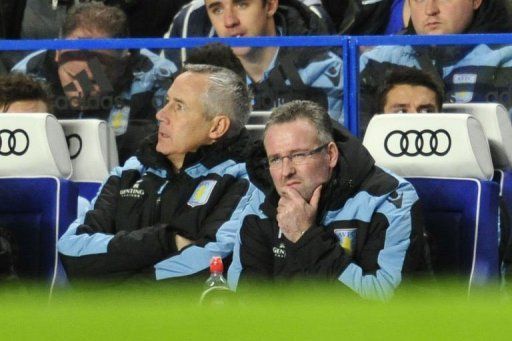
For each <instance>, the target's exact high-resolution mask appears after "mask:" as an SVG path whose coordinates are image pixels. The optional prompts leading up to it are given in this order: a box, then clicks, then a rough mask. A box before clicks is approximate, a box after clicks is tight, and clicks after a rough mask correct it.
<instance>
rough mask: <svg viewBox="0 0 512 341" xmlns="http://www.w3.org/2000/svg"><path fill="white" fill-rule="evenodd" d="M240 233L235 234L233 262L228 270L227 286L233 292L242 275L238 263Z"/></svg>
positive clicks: (239, 263) (240, 263)
mask: <svg viewBox="0 0 512 341" xmlns="http://www.w3.org/2000/svg"><path fill="white" fill-rule="evenodd" d="M241 244H242V242H241V240H240V233H238V234H237V237H236V243H235V248H234V250H233V260H232V262H231V265H230V266H229V269H228V286H229V288H230V289H231V290H233V291H235V290H236V287H237V286H238V280H239V279H240V274H241V273H242V269H243V267H242V262H241V261H240V245H241Z"/></svg>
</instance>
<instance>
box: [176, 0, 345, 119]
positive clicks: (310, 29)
mask: <svg viewBox="0 0 512 341" xmlns="http://www.w3.org/2000/svg"><path fill="white" fill-rule="evenodd" d="M240 4H241V2H237V1H234V0H222V1H220V0H206V1H204V0H198V1H193V2H191V3H190V4H189V5H187V6H185V7H184V8H183V9H182V10H181V11H180V12H179V13H178V15H177V16H176V18H175V19H174V22H173V25H172V28H171V30H170V33H169V36H171V37H193V36H213V35H217V36H219V37H255V36H296V35H308V36H309V35H326V34H330V33H331V31H329V29H328V27H327V25H326V24H325V21H324V20H322V19H321V18H320V17H319V16H318V15H317V14H316V13H315V12H314V11H313V10H311V8H310V7H308V6H305V5H304V4H302V3H301V2H299V1H297V0H247V1H244V2H243V4H244V6H241V5H240ZM233 51H234V52H235V54H236V55H237V57H238V58H239V59H240V61H241V62H242V65H243V66H244V69H245V71H246V73H247V84H249V86H250V88H251V90H252V92H253V95H254V102H253V108H254V109H255V110H270V109H272V108H274V107H276V106H278V105H280V104H282V103H286V102H289V101H291V100H294V99H310V100H313V101H315V102H317V103H319V104H321V105H322V106H324V107H325V108H327V109H328V111H329V114H330V115H331V117H332V118H333V119H335V120H337V121H338V122H340V123H343V115H342V77H341V75H342V61H341V58H340V56H341V52H340V49H337V48H335V47H333V48H332V49H328V48H312V47H306V46H305V47H294V48H284V47H282V48H277V47H274V46H266V47H259V48H251V47H236V48H233ZM333 51H334V52H333ZM172 52H174V54H167V56H168V57H169V58H170V59H171V60H173V61H174V62H175V63H177V64H178V63H179V62H180V60H185V59H186V51H184V50H183V51H182V54H181V55H176V51H168V53H172Z"/></svg>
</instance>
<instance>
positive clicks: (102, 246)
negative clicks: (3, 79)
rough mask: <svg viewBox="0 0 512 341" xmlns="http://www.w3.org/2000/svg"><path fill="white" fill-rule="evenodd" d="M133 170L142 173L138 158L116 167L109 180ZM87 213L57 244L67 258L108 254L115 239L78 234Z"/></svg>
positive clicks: (78, 219) (96, 234) (77, 220)
mask: <svg viewBox="0 0 512 341" xmlns="http://www.w3.org/2000/svg"><path fill="white" fill-rule="evenodd" d="M131 169H135V170H139V171H140V172H142V165H141V163H140V162H139V160H137V158H136V157H131V158H129V159H128V160H127V161H126V162H125V163H124V165H123V166H122V167H115V168H114V169H113V170H112V171H111V172H110V175H109V178H110V177H111V176H117V177H120V176H121V173H122V172H123V171H124V170H131ZM107 180H108V178H107ZM105 183H106V181H105V182H103V184H102V185H101V188H100V189H99V190H98V194H97V195H96V197H95V198H94V199H93V200H91V204H90V206H89V209H92V208H93V207H94V204H95V203H96V200H97V199H98V196H99V194H100V193H101V191H102V189H103V187H104V186H105ZM86 211H88V210H84V211H83V212H82V214H81V215H80V216H79V217H78V218H77V219H76V220H75V221H74V222H72V223H71V225H69V228H68V229H67V231H66V232H65V233H64V234H63V235H62V236H61V237H60V238H59V241H58V242H57V249H58V250H59V252H60V253H62V254H64V255H66V256H71V257H80V256H87V255H94V254H102V253H106V252H107V247H108V243H110V241H111V240H112V238H114V235H111V234H105V233H94V234H86V233H84V234H79V235H77V234H76V230H77V228H78V227H79V226H80V225H82V224H83V223H84V220H85V213H86Z"/></svg>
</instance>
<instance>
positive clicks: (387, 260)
mask: <svg viewBox="0 0 512 341" xmlns="http://www.w3.org/2000/svg"><path fill="white" fill-rule="evenodd" d="M398 193H403V200H404V201H403V205H402V207H401V208H400V209H396V207H393V204H392V203H390V202H387V201H386V202H385V203H384V204H383V205H382V207H379V208H378V210H377V211H379V212H382V213H383V214H385V216H386V217H387V219H388V221H389V227H388V228H387V230H386V236H385V240H384V248H383V249H382V250H381V251H380V252H379V255H378V257H377V263H378V265H379V267H380V269H379V270H377V272H376V273H375V274H374V275H363V271H362V269H361V268H360V267H359V266H358V265H356V264H354V263H351V264H350V265H349V266H348V267H347V268H346V269H345V270H344V271H343V272H342V274H341V275H340V276H339V278H338V279H339V280H340V281H341V282H343V283H344V284H345V285H347V286H348V287H350V288H351V289H352V290H354V291H355V292H357V293H358V294H359V295H361V296H362V297H364V298H372V299H380V300H387V299H389V298H391V296H392V295H393V291H394V289H395V288H396V287H397V286H398V285H399V284H400V282H401V281H402V267H403V263H404V259H405V254H406V252H407V249H408V248H409V245H410V238H411V231H412V229H411V224H412V220H411V214H410V210H411V206H412V204H413V203H414V202H415V201H416V200H417V199H416V198H417V196H416V192H415V191H414V189H413V188H412V185H410V184H408V183H405V182H404V183H401V185H400V186H399V191H398Z"/></svg>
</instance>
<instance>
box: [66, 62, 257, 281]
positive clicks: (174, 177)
mask: <svg viewBox="0 0 512 341" xmlns="http://www.w3.org/2000/svg"><path fill="white" fill-rule="evenodd" d="M167 96H168V102H167V104H166V105H165V107H164V108H162V109H161V110H160V111H159V112H158V113H157V114H156V118H157V119H158V121H159V128H158V134H153V135H151V136H150V137H149V138H148V139H146V141H145V142H144V144H143V146H142V147H141V149H140V150H139V151H138V153H137V155H136V157H133V158H131V159H129V160H128V161H127V162H126V164H125V165H124V167H119V168H116V169H115V170H114V171H113V172H112V175H111V176H110V177H109V178H108V179H107V180H106V182H105V184H104V185H103V186H102V188H101V190H100V192H99V194H98V196H97V197H96V199H94V200H93V203H94V204H93V206H92V207H90V210H89V211H88V212H87V213H86V214H85V215H82V216H81V217H79V218H78V219H77V220H76V221H75V222H73V223H72V224H71V226H70V227H69V229H68V230H67V231H66V232H65V234H64V235H63V236H62V237H61V238H60V239H59V242H58V250H59V252H60V254H61V256H62V260H63V263H64V266H65V269H66V272H67V274H68V276H69V277H70V278H71V279H72V280H73V279H76V278H89V279H123V278H126V277H132V276H134V275H140V274H148V275H150V276H151V277H152V278H155V276H156V278H157V279H165V278H176V277H184V276H190V275H194V274H197V273H198V272H200V271H203V270H205V269H207V268H208V267H209V261H210V259H211V257H212V256H222V257H226V256H228V255H230V254H231V252H232V250H233V245H234V238H235V235H236V231H237V230H238V228H239V222H238V219H240V214H241V212H242V211H243V207H244V206H245V205H246V201H247V199H246V197H245V196H244V195H245V194H246V193H248V191H249V190H251V189H250V188H252V187H250V185H249V182H248V179H247V173H246V170H245V163H244V162H245V157H246V147H247V142H248V133H247V131H246V129H245V127H244V124H245V123H246V121H247V119H248V117H249V114H250V111H251V105H250V95H249V91H248V88H247V86H246V84H245V82H244V81H243V80H242V79H240V77H238V76H237V75H236V74H235V73H234V72H232V71H230V70H227V69H225V68H220V67H215V66H211V65H189V66H186V67H185V68H184V72H183V73H181V74H180V75H179V76H178V77H176V80H175V81H174V82H173V84H172V86H171V87H170V89H169V91H168V93H167Z"/></svg>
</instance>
